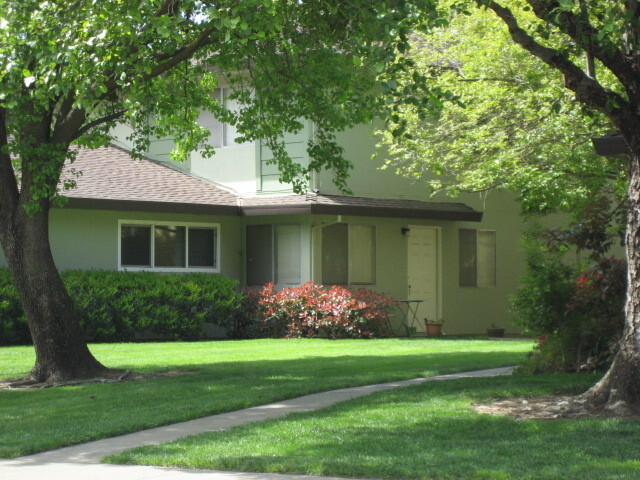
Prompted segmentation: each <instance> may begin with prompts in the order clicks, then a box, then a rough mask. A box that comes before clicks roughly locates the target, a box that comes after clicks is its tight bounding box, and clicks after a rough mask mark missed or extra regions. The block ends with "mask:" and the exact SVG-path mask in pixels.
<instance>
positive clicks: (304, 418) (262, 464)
mask: <svg viewBox="0 0 640 480" xmlns="http://www.w3.org/2000/svg"><path fill="white" fill-rule="evenodd" d="M595 380H596V377H594V376H593V375H556V376H551V375H546V376H543V375H540V376H511V377H494V378H481V379H461V380H451V381H446V382H429V383H425V384H422V385H419V386H415V387H409V388H404V389H398V390H392V391H386V392H380V393H376V394H373V395H371V396H368V397H362V398H360V399H356V400H352V401H349V402H345V403H341V404H338V405H335V406H333V407H330V408H327V409H324V410H322V411H319V412H314V413H305V414H295V415H291V416H289V417H287V418H285V419H280V420H272V421H268V422H265V423H261V424H253V425H247V426H244V427H238V428H234V429H232V430H229V431H222V432H216V433H211V434H205V435H199V436H194V437H189V438H186V439H182V440H179V441H176V442H173V443H170V444H165V445H159V446H154V447H145V448H141V449H135V450H132V451H129V452H124V453H122V454H120V455H117V456H114V457H111V458H110V459H109V461H110V462H113V463H140V464H145V465H169V466H181V467H193V468H205V469H206V468H210V469H221V470H238V471H252V472H282V473H299V474H312V475H330V476H341V477H352V478H353V477H356V478H402V479H427V478H428V479H433V480H435V479H457V480H471V479H473V480H480V479H483V480H489V479H491V480H534V479H535V480H542V479H547V480H602V479H607V480H611V479H628V480H637V479H638V478H640V454H639V452H640V450H639V449H638V438H640V421H638V420H631V421H630V420H557V421H533V420H527V421H521V420H513V419H510V418H507V417H494V416H489V415H481V414H478V413H475V411H473V410H472V408H471V404H472V403H476V402H484V401H488V400H490V399H493V398H502V397H506V396H536V395H547V394H551V393H572V392H576V391H582V390H583V389H585V388H587V387H588V386H589V385H591V384H592V383H593V382H594V381H595Z"/></svg>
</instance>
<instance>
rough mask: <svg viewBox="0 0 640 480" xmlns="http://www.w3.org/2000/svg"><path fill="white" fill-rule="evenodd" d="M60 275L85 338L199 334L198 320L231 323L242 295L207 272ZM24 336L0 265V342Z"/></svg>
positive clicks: (10, 287)
mask: <svg viewBox="0 0 640 480" xmlns="http://www.w3.org/2000/svg"><path fill="white" fill-rule="evenodd" d="M62 279H63V281H64V283H65V285H66V287H67V290H68V291H69V294H70V295H71V298H72V299H73V301H74V303H75V306H76V310H77V312H78V315H79V317H80V322H81V324H82V327H83V329H84V332H85V337H86V340H87V341H90V342H121V341H131V340H136V339H144V338H161V339H174V340H195V339H199V338H203V337H204V329H203V324H204V323H212V324H215V325H218V326H221V327H224V328H228V327H229V326H230V325H231V321H232V320H231V317H232V314H233V312H234V310H235V309H236V308H237V307H238V305H239V304H240V301H241V298H242V294H241V293H239V292H238V291H237V289H236V287H237V282H236V281H234V280H230V279H228V278H226V277H223V276H222V275H215V274H207V273H188V274H162V273H155V272H115V271H101V270H89V271H82V270H68V271H65V272H63V273H62ZM29 338H30V336H29V332H28V328H27V325H26V321H25V319H24V314H23V313H22V307H21V305H20V301H19V298H18V295H17V293H16V291H15V289H14V288H13V285H12V284H11V278H10V275H9V273H8V271H7V270H6V269H2V270H0V344H3V345H11V344H24V343H28V342H29V341H30V340H29Z"/></svg>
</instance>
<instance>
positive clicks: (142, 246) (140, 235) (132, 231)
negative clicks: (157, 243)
mask: <svg viewBox="0 0 640 480" xmlns="http://www.w3.org/2000/svg"><path fill="white" fill-rule="evenodd" d="M120 264H121V265H122V266H136V267H149V266H151V226H139V225H122V228H121V229H120Z"/></svg>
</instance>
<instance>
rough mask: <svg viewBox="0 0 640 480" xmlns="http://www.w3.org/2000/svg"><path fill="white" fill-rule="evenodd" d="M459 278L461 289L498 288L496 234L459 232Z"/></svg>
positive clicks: (489, 232)
mask: <svg viewBox="0 0 640 480" xmlns="http://www.w3.org/2000/svg"><path fill="white" fill-rule="evenodd" d="M459 235H460V238H459V240H460V242H459V274H460V276H459V278H460V286H461V287H495V286H496V232H495V231H492V230H475V229H469V228H461V229H460V230H459Z"/></svg>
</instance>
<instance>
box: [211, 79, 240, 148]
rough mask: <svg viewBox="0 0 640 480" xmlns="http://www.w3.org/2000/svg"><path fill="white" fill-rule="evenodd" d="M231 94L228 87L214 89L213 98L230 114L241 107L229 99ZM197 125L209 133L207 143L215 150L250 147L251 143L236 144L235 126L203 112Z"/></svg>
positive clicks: (236, 131) (236, 133)
mask: <svg viewBox="0 0 640 480" xmlns="http://www.w3.org/2000/svg"><path fill="white" fill-rule="evenodd" d="M232 92H233V90H232V89H231V88H229V87H222V88H216V89H215V90H214V93H213V96H214V97H215V98H216V99H217V100H218V101H219V102H220V104H221V105H222V106H224V107H225V108H226V109H228V110H230V111H232V112H239V111H240V107H241V105H240V102H238V100H236V99H234V98H231V94H232ZM198 124H199V125H201V126H203V127H205V128H208V129H209V131H210V132H211V135H210V136H209V143H210V144H211V145H213V146H214V147H216V148H222V147H233V146H236V145H250V144H251V143H252V142H247V143H242V142H236V138H237V137H238V136H239V133H238V130H237V128H236V126H235V125H231V124H229V123H223V122H221V121H220V120H218V119H217V118H215V117H214V116H213V115H212V114H211V113H209V112H205V113H202V114H201V115H200V118H199V119H198Z"/></svg>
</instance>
